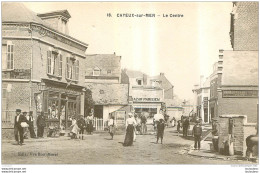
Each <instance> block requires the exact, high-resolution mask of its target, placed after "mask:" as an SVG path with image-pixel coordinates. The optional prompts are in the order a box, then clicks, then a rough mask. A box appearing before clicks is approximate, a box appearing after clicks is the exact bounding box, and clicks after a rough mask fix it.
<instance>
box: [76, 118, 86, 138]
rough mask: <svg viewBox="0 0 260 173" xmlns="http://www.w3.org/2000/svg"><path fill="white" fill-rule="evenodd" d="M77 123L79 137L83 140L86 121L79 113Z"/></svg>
mask: <svg viewBox="0 0 260 173" xmlns="http://www.w3.org/2000/svg"><path fill="white" fill-rule="evenodd" d="M77 125H78V127H79V139H82V140H83V135H84V129H85V128H86V122H85V120H84V118H83V115H80V119H79V120H78V121H77Z"/></svg>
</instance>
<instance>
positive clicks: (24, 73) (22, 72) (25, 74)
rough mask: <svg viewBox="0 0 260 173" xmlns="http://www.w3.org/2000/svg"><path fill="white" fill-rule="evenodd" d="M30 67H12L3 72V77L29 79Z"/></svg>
mask: <svg viewBox="0 0 260 173" xmlns="http://www.w3.org/2000/svg"><path fill="white" fill-rule="evenodd" d="M30 77H31V70H30V69H14V70H12V71H5V72H3V79H30Z"/></svg>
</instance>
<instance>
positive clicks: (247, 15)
mask: <svg viewBox="0 0 260 173" xmlns="http://www.w3.org/2000/svg"><path fill="white" fill-rule="evenodd" d="M258 12H259V10H258V2H237V10H236V13H237V19H235V22H234V50H258V37H259V35H258V32H259V28H258V26H259V23H258V21H259V19H258V15H259V14H258Z"/></svg>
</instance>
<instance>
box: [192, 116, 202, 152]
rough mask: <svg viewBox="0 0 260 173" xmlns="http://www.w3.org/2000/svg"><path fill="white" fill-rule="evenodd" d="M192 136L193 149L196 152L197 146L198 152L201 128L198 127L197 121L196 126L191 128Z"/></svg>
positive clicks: (197, 121) (198, 122) (198, 121)
mask: <svg viewBox="0 0 260 173" xmlns="http://www.w3.org/2000/svg"><path fill="white" fill-rule="evenodd" d="M192 134H193V136H194V149H195V150H197V146H198V149H199V150H200V140H201V135H202V127H201V125H200V120H199V119H197V120H196V125H195V126H194V127H193V130H192Z"/></svg>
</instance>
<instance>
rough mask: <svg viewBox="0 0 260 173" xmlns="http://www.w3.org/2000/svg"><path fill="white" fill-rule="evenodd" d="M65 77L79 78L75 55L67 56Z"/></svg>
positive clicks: (77, 62) (77, 61) (76, 79)
mask: <svg viewBox="0 0 260 173" xmlns="http://www.w3.org/2000/svg"><path fill="white" fill-rule="evenodd" d="M66 64H67V66H66V78H67V79H71V80H74V81H78V80H79V60H76V59H75V57H67V62H66Z"/></svg>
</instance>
